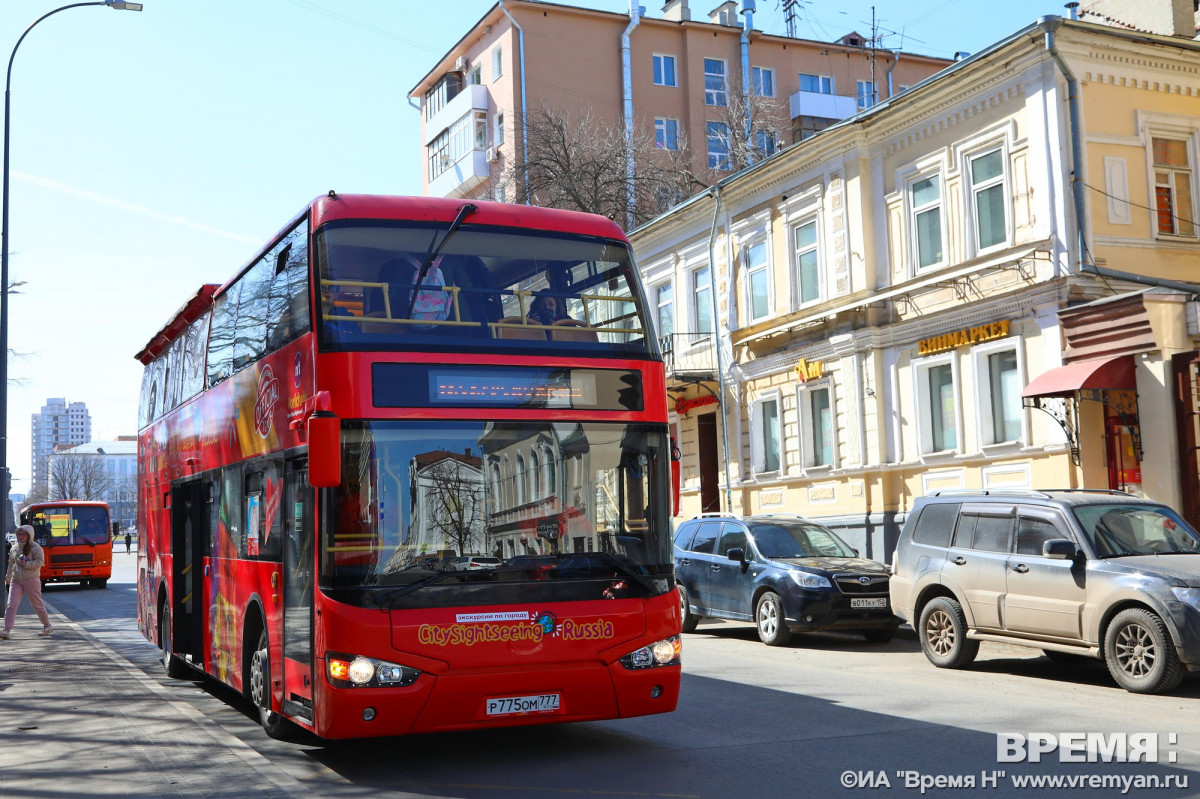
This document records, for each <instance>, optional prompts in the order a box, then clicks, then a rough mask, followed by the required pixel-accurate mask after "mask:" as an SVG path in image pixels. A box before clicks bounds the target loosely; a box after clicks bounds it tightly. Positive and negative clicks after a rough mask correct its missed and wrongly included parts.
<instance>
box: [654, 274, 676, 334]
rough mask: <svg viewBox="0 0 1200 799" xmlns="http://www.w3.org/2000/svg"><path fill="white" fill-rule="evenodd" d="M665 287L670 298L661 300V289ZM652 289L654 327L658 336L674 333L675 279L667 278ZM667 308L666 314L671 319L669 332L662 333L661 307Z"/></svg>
mask: <svg viewBox="0 0 1200 799" xmlns="http://www.w3.org/2000/svg"><path fill="white" fill-rule="evenodd" d="M663 289H667V290H669V291H670V292H671V296H670V299H668V300H667V302H665V303H664V302H663V300H662V291H663ZM652 290H653V291H654V328H655V332H656V333H657V334H658V337H659V338H660V339H661V338H662V337H663V336H665V335H674V334H675V281H674V280H667V281H665V282H662V283H657V284H655V285H654V286H653V289H652ZM664 308H666V309H667V316H668V317H669V318H670V321H671V330H670V332H669V333H664V332H663V330H662V318H663V309H664Z"/></svg>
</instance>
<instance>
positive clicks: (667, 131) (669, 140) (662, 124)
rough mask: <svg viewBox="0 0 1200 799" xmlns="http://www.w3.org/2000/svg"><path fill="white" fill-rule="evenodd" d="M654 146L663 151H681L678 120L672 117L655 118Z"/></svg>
mask: <svg viewBox="0 0 1200 799" xmlns="http://www.w3.org/2000/svg"><path fill="white" fill-rule="evenodd" d="M660 142H661V143H660ZM654 145H655V146H656V147H658V148H659V149H662V150H678V149H679V120H678V119H673V118H671V117H655V118H654ZM672 145H674V146H672Z"/></svg>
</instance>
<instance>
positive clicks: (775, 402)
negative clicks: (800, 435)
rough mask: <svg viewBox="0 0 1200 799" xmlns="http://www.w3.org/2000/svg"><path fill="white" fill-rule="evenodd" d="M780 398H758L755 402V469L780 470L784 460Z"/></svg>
mask: <svg viewBox="0 0 1200 799" xmlns="http://www.w3.org/2000/svg"><path fill="white" fill-rule="evenodd" d="M779 429H780V428H779V399H778V397H774V398H771V399H763V400H758V401H757V402H755V403H754V440H753V444H754V446H753V447H752V454H753V455H754V471H755V472H756V473H759V474H761V473H764V472H778V471H779V465H780V463H782V461H783V457H782V453H781V451H780V444H781V443H782V439H781V437H780V435H779Z"/></svg>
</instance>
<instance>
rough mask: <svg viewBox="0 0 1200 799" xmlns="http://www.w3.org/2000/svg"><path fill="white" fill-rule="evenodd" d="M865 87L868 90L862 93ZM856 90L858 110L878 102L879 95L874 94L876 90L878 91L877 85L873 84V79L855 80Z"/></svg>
mask: <svg viewBox="0 0 1200 799" xmlns="http://www.w3.org/2000/svg"><path fill="white" fill-rule="evenodd" d="M867 88H869V89H870V91H869V92H866V93H864V89H867ZM856 90H857V94H856V97H857V99H858V110H860V111H862V110H864V109H867V108H870V107H871V106H874V105H877V104H878V103H879V96H878V95H877V94H876V92H878V91H879V87H878V86H877V85H876V84H875V81H873V80H860V81H857V82H856Z"/></svg>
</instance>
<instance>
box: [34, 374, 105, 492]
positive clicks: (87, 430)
mask: <svg viewBox="0 0 1200 799" xmlns="http://www.w3.org/2000/svg"><path fill="white" fill-rule="evenodd" d="M32 427H33V440H32V447H31V450H32V451H31V457H30V462H31V466H32V469H33V479H32V481H31V484H30V494H31V495H33V496H44V495H45V494H46V492H47V491H48V490H49V487H50V482H49V471H48V468H47V467H48V463H47V459H48V458H49V457H50V455H51V454H52V453H53V452H54V451H55V449H56V448H57V447H60V446H75V445H77V444H84V443H86V442H88V441H89V440H91V438H92V417H91V415H89V414H88V409H87V405H86V404H85V403H82V402H71V403H68V402H67V401H66V400H65V399H63V398H61V397H51V398H49V399H47V400H46V404H45V405H43V406H42V409H41V411H40V412H38V413H35V414H33V416H32Z"/></svg>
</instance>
